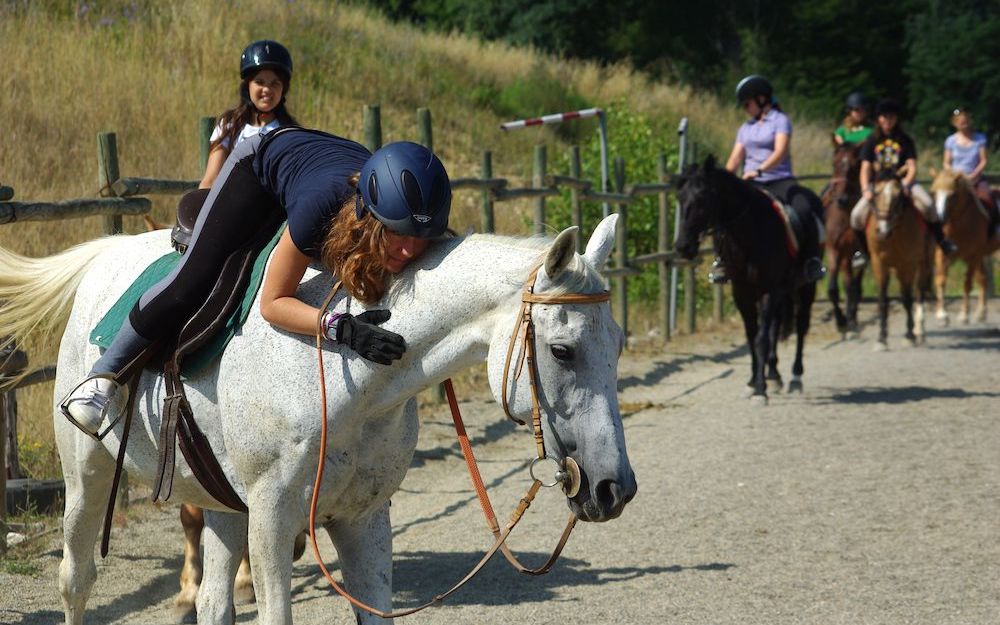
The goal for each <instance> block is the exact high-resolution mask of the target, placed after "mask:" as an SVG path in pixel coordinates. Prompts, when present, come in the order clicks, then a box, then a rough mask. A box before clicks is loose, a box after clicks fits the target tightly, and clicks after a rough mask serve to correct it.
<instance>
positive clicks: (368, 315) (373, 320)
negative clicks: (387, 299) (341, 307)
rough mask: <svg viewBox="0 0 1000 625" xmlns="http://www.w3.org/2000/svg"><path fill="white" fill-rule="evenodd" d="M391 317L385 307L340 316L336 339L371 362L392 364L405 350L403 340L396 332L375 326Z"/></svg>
mask: <svg viewBox="0 0 1000 625" xmlns="http://www.w3.org/2000/svg"><path fill="white" fill-rule="evenodd" d="M390 316H392V315H391V313H390V312H389V311H388V310H368V311H365V312H363V313H361V314H360V315H357V316H354V315H342V316H341V317H340V319H338V320H337V338H336V341H337V342H338V343H340V344H341V345H347V346H348V347H350V348H351V349H353V350H354V351H356V352H357V353H358V354H360V355H361V356H362V357H363V358H366V359H368V360H370V361H372V362H377V363H379V364H380V365H388V364H391V362H392V361H393V360H399V358H400V357H402V355H403V352H404V351H406V341H404V340H403V337H401V336H400V335H398V334H396V333H395V332H389V331H388V330H383V329H382V328H380V327H378V326H379V324H381V323H385V322H386V321H388V320H389V317H390Z"/></svg>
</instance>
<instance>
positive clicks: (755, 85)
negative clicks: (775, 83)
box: [736, 74, 774, 104]
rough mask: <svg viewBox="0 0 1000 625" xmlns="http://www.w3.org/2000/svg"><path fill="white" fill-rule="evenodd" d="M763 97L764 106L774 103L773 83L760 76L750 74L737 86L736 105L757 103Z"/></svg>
mask: <svg viewBox="0 0 1000 625" xmlns="http://www.w3.org/2000/svg"><path fill="white" fill-rule="evenodd" d="M760 96H763V97H764V99H765V102H764V104H773V103H774V88H773V87H771V83H770V82H769V81H768V80H767V78H764V77H763V76H761V75H760V74H750V75H749V76H747V77H745V78H744V79H743V80H741V81H740V82H739V84H737V85H736V103H737V104H743V103H744V102H746V101H747V100H753V101H755V102H757V98H758V97H760Z"/></svg>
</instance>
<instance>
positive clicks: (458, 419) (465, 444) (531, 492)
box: [309, 281, 576, 618]
mask: <svg viewBox="0 0 1000 625" xmlns="http://www.w3.org/2000/svg"><path fill="white" fill-rule="evenodd" d="M340 285H341V282H339V281H338V282H337V283H336V284H335V285H334V286H333V289H331V290H330V294H329V295H328V296H327V298H326V300H325V301H324V302H323V305H322V306H321V307H320V311H319V316H318V317H317V320H316V353H317V358H318V361H319V382H320V400H321V402H322V403H321V410H320V413H321V418H322V424H321V427H320V439H319V441H320V453H319V460H318V461H317V466H316V480H315V482H314V483H313V492H312V498H311V501H310V503H309V538H310V540H311V541H312V546H313V554H314V555H315V556H316V562H317V564H319V568H320V570H321V571H323V576H324V577H326V579H327V581H329V582H330V585H331V586H333V589H334V590H336V591H337V593H338V594H340V596H342V597H343V598H345V599H347V600H348V601H349V602H350V603H351V604H352V605H354V606H355V607H357V608H359V609H361V610H364V611H366V612H369V613H371V614H374V615H375V616H379V617H382V618H399V617H401V616H408V615H410V614H414V613H415V612H419V611H421V610H424V609H426V608H429V607H431V606H432V605H436V604H438V603H441V602H442V601H444V600H445V599H447V598H448V597H449V596H450V595H451V594H452V593H454V592H455V591H456V590H458V589H459V588H461V587H462V586H464V585H465V583H466V582H468V581H469V580H471V579H472V578H473V577H475V576H476V574H477V573H479V571H480V570H481V569H482V568H483V567H484V566H485V565H486V563H487V562H488V561H489V560H490V558H492V557H493V555H494V554H496V552H497V551H498V550H501V549H502V550H503V552H504V555H505V556H506V557H507V560H508V561H510V562H511V564H512V565H514V566H515V568H517V569H518V570H519V571H521V572H522V573H526V574H529V575H541V574H543V573H547V572H548V570H549V569H550V568H551V567H552V565H553V564H555V562H556V560H557V559H558V558H559V554H560V553H561V552H562V549H563V547H564V546H565V545H566V542H567V540H569V535H570V532H572V531H573V527H574V526H575V525H576V517H575V516H573V515H570V519H569V522H568V523H567V525H566V529H565V530H564V531H563V535H562V537H561V538H560V539H559V543H558V544H557V545H556V548H555V550H554V551H553V553H552V555H551V556H550V557H549V559H548V561H546V563H545V564H543V565H542V566H541V567H539V568H537V569H528V568H526V567H524V566H522V565H521V564H520V563H519V562H518V561H517V559H516V558H515V557H514V555H513V554H512V553H511V552H510V550H509V549H508V548H507V545H506V544H505V541H506V540H507V537H508V536H509V535H510V532H511V531H512V530H513V529H514V527H515V526H516V525H517V523H518V522H519V521H520V520H521V517H522V516H524V513H525V511H526V510H527V509H528V507H529V506H530V505H531V502H532V501H533V500H534V498H535V495H536V494H537V493H538V489H539V488H541V487H542V486H543V484H542V482H541V480H539V479H537V478H536V479H535V480H534V482H533V483H532V485H531V487H530V488H529V489H528V492H526V493H525V494H524V496H522V497H521V501H520V502H519V503H518V505H517V507H516V508H515V509H514V512H513V513H512V514H511V517H510V521H508V522H507V525H506V527H504V529H503V530H502V531H501V530H500V529H499V524H498V523H497V520H496V515H495V514H494V513H493V506H492V504H491V503H490V500H489V496H488V495H487V494H486V487H485V485H484V484H483V480H482V477H481V475H480V474H479V469H478V467H477V465H476V460H475V457H474V456H473V455H472V446H471V444H470V443H469V437H468V435H467V434H466V432H465V425H464V423H463V422H462V415H461V413H460V412H459V410H458V401H457V400H456V399H455V390H454V388H453V387H452V384H451V380H450V379H448V380H445V383H444V385H445V392H446V394H447V395H448V404H449V407H450V408H451V412H452V419H453V420H454V422H455V430H456V432H457V433H458V438H459V446H460V447H461V448H462V455H463V456H464V457H465V462H466V465H468V467H469V475H470V477H471V478H472V482H473V485H474V486H475V488H476V494H477V496H478V497H479V503H480V505H481V506H482V508H483V513H484V515H485V516H486V520H487V525H488V526H489V527H490V531H492V532H493V535H494V536H495V537H496V540H495V541H494V543H493V546H491V547H490V548H489V550H487V552H486V553H485V554H484V555H483V557H482V558H481V559H480V560H479V562H478V563H477V564H476V566H474V567H473V568H472V570H471V571H469V572H468V573H467V574H466V575H465V577H463V578H462V579H461V580H459V581H458V583H456V584H455V585H454V586H452V587H451V588H450V589H448V590H447V591H445V592H443V593H441V594H439V595H437V596H435V597H434V598H433V599H431V600H430V601H428V602H427V603H424V604H423V605H419V606H417V607H415V608H410V609H407V610H401V611H399V612H383V611H381V610H378V609H376V608H373V607H371V606H369V605H367V604H365V603H363V602H362V601H360V600H358V599H356V598H355V597H353V596H352V595H351V594H349V593H348V592H347V591H346V590H344V589H343V588H342V587H341V586H340V585H339V584H338V583H337V582H336V581H335V580H334V579H333V576H332V575H331V574H330V571H329V570H327V568H326V564H325V563H324V562H323V557H322V555H321V554H320V552H319V544H318V543H317V542H316V504H317V502H318V501H319V491H320V486H321V485H322V482H323V469H324V467H325V465H326V440H327V424H326V374H325V367H324V366H323V325H322V324H323V313H324V312H325V311H326V309H327V307H328V306H329V305H330V302H331V301H333V297H334V295H335V294H336V293H337V291H338V290H339V289H340ZM515 334H516V331H515ZM522 347H523V346H522ZM529 366H531V365H529ZM531 377H532V380H533V379H534V372H532V373H531ZM536 405H537V404H536ZM536 438H537V435H536Z"/></svg>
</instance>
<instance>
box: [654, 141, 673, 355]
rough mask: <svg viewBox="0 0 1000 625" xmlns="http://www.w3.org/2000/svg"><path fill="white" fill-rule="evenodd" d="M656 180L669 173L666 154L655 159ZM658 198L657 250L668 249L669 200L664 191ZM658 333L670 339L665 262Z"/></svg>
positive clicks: (666, 178)
mask: <svg viewBox="0 0 1000 625" xmlns="http://www.w3.org/2000/svg"><path fill="white" fill-rule="evenodd" d="M656 173H657V176H656V178H657V181H658V182H660V183H667V182H669V181H670V175H669V174H667V155H666V154H660V156H659V158H658V159H656ZM657 195H658V196H659V199H660V221H659V223H658V224H657V225H658V236H659V240H658V245H657V250H656V251H658V252H661V253H663V252H667V251H669V250H670V200H669V197H668V195H667V192H666V191H660V193H658V194H657ZM659 274H660V335H661V336H662V337H663V340H664V341H669V340H670V268H669V265H668V264H667V263H663V262H661V263H660V267H659Z"/></svg>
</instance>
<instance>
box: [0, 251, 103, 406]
mask: <svg viewBox="0 0 1000 625" xmlns="http://www.w3.org/2000/svg"><path fill="white" fill-rule="evenodd" d="M118 242H119V239H118V238H117V237H104V238H101V239H96V240H94V241H89V242H87V243H82V244H80V245H77V246H75V247H72V248H70V249H68V250H66V251H65V252H62V253H59V254H55V255H53V256H47V257H45V258H29V257H27V256H21V255H20V254H15V253H14V252H11V251H9V250H5V249H3V248H2V247H0V352H2V351H3V349H4V348H6V347H8V346H10V344H11V343H17V344H24V343H26V342H29V341H34V344H35V345H39V344H40V345H41V346H43V347H47V346H49V345H51V344H53V343H55V342H56V341H57V340H58V338H59V336H60V330H61V329H62V327H63V325H64V324H65V323H66V320H67V319H68V318H69V313H70V311H71V310H72V308H73V300H74V297H75V295H76V290H77V288H78V287H79V286H80V282H82V281H83V275H84V273H85V272H86V271H87V268H88V267H90V265H91V263H92V262H93V261H94V259H95V258H97V257H98V256H99V255H100V254H102V253H104V252H105V251H106V250H108V249H110V248H111V247H112V246H114V245H115V244H116V243H118ZM21 377H23V376H19V377H17V378H14V379H11V378H8V379H7V380H5V381H4V383H3V384H0V390H2V389H3V387H4V386H12V385H14V384H16V383H17V382H18V381H19V380H20V378H21Z"/></svg>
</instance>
